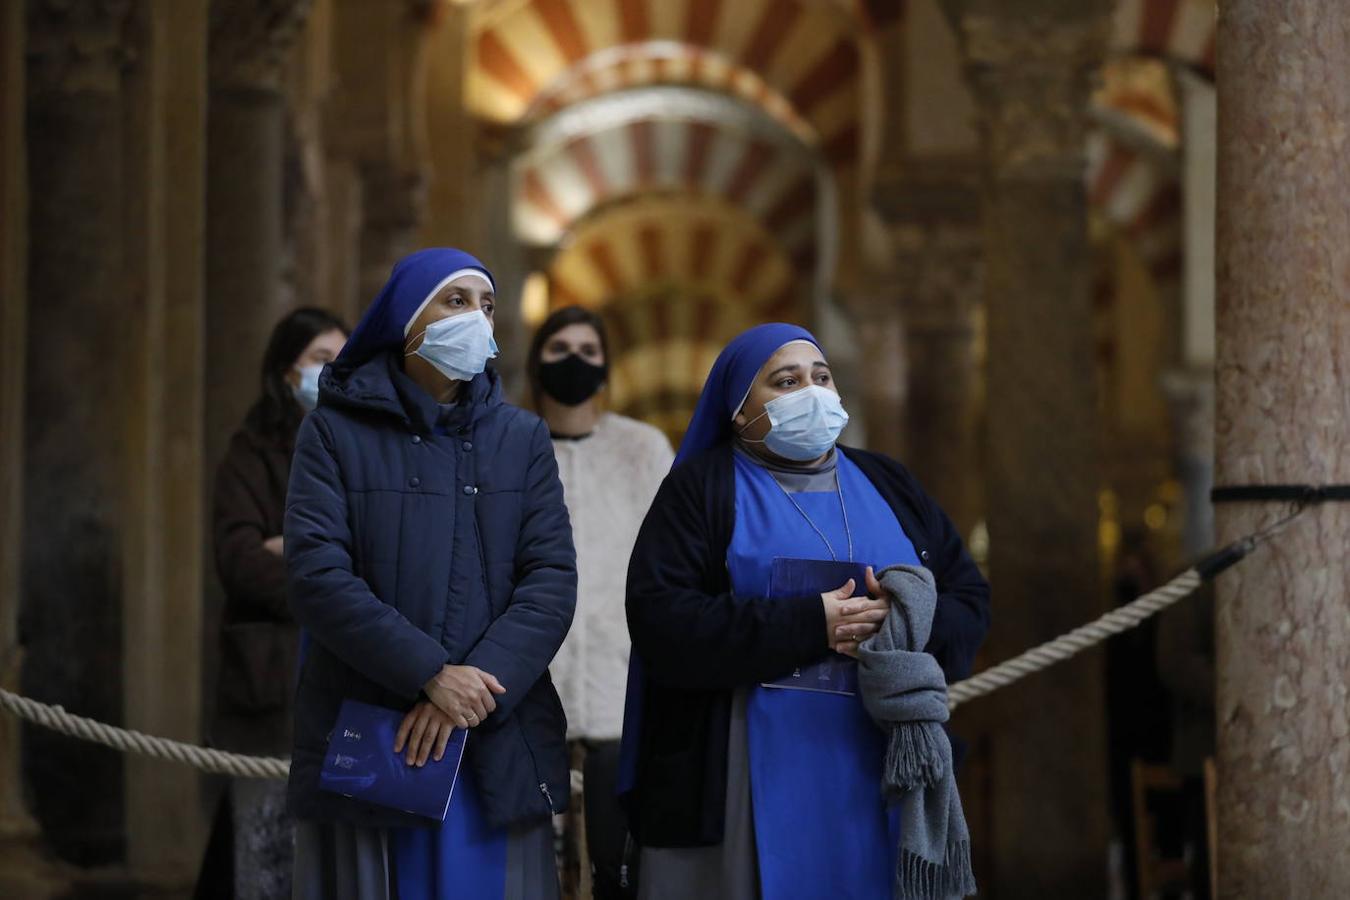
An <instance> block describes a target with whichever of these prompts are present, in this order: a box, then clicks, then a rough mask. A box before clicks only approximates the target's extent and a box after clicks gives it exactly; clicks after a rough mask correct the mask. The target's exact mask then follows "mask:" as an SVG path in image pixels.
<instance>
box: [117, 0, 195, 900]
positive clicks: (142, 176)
mask: <svg viewBox="0 0 1350 900" xmlns="http://www.w3.org/2000/svg"><path fill="white" fill-rule="evenodd" d="M208 5H209V4H208V0H138V2H137V3H136V8H135V15H134V16H133V18H132V27H131V31H130V36H129V41H128V43H129V44H130V46H131V47H132V48H133V49H134V61H133V63H132V65H131V66H130V67H129V69H128V73H127V76H126V78H125V81H124V85H125V104H126V106H125V108H126V119H125V122H126V142H125V147H126V183H125V196H126V219H125V222H126V228H125V232H124V233H125V235H126V237H125V242H126V272H127V280H128V286H129V288H130V304H129V309H128V315H127V327H126V329H125V341H124V343H123V346H122V347H120V348H119V359H120V360H121V362H120V366H121V367H122V369H123V371H124V372H125V373H126V378H127V383H126V390H125V395H124V400H125V404H126V410H125V414H124V416H123V425H122V435H121V443H122V446H123V447H124V451H125V462H124V468H123V473H124V476H123V492H124V504H125V507H124V511H123V523H124V524H123V531H122V546H123V566H122V581H123V585H124V587H125V596H126V598H127V599H126V603H125V610H124V616H123V630H122V634H123V643H124V646H125V647H126V648H127V652H126V654H125V657H124V659H123V663H122V665H123V672H124V676H123V698H124V709H125V721H126V724H127V726H128V727H131V728H136V729H138V730H141V731H145V732H149V733H151V734H159V735H164V736H167V737H172V738H177V739H178V740H186V741H193V742H195V741H197V740H198V738H199V736H200V733H201V728H200V704H201V696H200V688H199V686H200V677H199V671H200V663H201V660H200V644H199V637H200V633H201V602H200V597H201V590H202V583H203V564H202V563H203V547H204V544H205V540H204V537H205V535H204V530H205V529H204V524H205V515H204V510H203V503H202V491H201V485H202V481H203V473H204V470H205V461H204V460H203V441H202V429H203V400H204V392H205V379H204V375H205V372H206V366H205V362H204V358H205V346H204V345H205V328H204V324H205V312H206V309H205V296H204V295H205V285H204V245H203V236H204V232H205V201H206V185H205V176H206V99H207V97H206V92H207V73H206V39H207V25H208ZM124 771H125V777H126V786H127V789H126V833H127V838H126V847H127V863H128V866H129V868H130V869H131V871H132V872H133V873H134V874H135V876H136V877H137V878H140V879H143V880H145V881H153V882H154V883H157V884H163V885H178V886H187V885H190V884H191V883H192V881H193V878H194V877H195V875H196V867H197V863H198V860H199V858H200V856H199V854H200V848H201V845H202V843H203V839H204V829H203V822H202V819H201V815H200V810H199V805H198V792H199V786H200V783H201V781H200V778H199V776H198V775H197V773H195V772H193V771H192V770H191V769H188V768H185V767H182V766H174V765H165V764H164V763H162V762H156V761H151V760H145V759H142V758H140V757H137V756H127V757H125V769H124Z"/></svg>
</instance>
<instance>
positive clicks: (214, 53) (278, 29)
mask: <svg viewBox="0 0 1350 900" xmlns="http://www.w3.org/2000/svg"><path fill="white" fill-rule="evenodd" d="M313 6H314V0H212V3H211V43H210V70H211V84H212V86H213V87H246V88H256V89H260V90H279V89H280V86H281V72H282V68H283V66H284V64H285V62H286V54H287V52H288V51H289V50H290V49H291V46H292V45H293V44H294V43H295V40H296V38H297V37H298V36H299V35H300V32H301V31H302V30H303V29H304V27H305V21H306V19H307V18H308V17H309V13H310V10H311V9H312V8H313Z"/></svg>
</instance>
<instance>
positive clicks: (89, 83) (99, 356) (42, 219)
mask: <svg viewBox="0 0 1350 900" xmlns="http://www.w3.org/2000/svg"><path fill="white" fill-rule="evenodd" d="M130 6H131V4H130V2H114V0H106V2H90V3H76V4H72V3H66V2H56V0H29V2H28V4H27V28H28V69H27V78H28V86H27V101H28V112H27V121H26V128H27V154H28V173H29V191H28V196H29V211H28V234H29V235H30V240H29V253H28V297H29V304H28V311H27V312H28V315H27V318H28V321H27V329H26V333H27V347H28V352H27V362H26V367H25V368H26V385H25V400H26V403H25V414H24V438H23V439H24V450H23V454H24V461H25V465H24V470H23V491H24V494H23V511H24V518H23V537H22V544H21V546H22V551H21V552H22V556H23V575H22V577H23V601H22V603H23V606H22V611H21V614H20V617H21V621H20V628H21V632H22V634H23V640H24V644H25V651H26V652H25V657H24V661H23V674H22V677H21V687H22V689H23V690H24V692H25V693H27V694H30V695H31V696H34V697H37V698H40V699H42V700H44V701H47V702H51V703H60V704H62V705H64V706H65V707H66V708H67V709H71V710H74V711H78V712H80V713H82V714H84V715H88V716H92V717H94V718H96V719H100V720H103V721H110V722H120V721H121V720H122V665H121V659H122V612H123V590H122V581H121V578H122V572H121V545H120V533H121V528H122V525H123V522H122V519H121V514H120V513H121V509H120V501H121V489H120V476H121V474H122V473H121V461H122V454H121V448H120V437H121V428H122V419H121V411H122V409H123V404H122V398H123V396H124V393H125V389H126V382H125V378H124V372H123V370H122V368H121V367H120V366H119V365H118V360H119V358H120V345H121V342H122V341H123V340H124V339H125V338H126V337H127V333H126V314H127V310H128V295H127V290H126V284H125V279H124V272H123V262H124V259H123V237H124V234H123V230H124V221H123V218H122V216H123V189H122V188H123V153H122V147H123V124H122V114H123V110H122V99H123V97H122V75H123V71H124V67H125V64H126V62H127V47H126V45H125V43H124V39H125V38H124V29H125V27H126V24H127V16H128V13H129V10H130ZM23 750H24V752H23V760H24V777H25V781H26V782H27V788H28V796H29V798H30V801H31V803H32V809H33V813H34V815H35V816H36V817H37V819H38V821H39V822H40V823H41V825H42V828H43V831H44V833H45V835H46V837H47V840H48V842H49V843H50V845H51V846H52V847H53V849H54V850H55V851H56V852H57V854H58V855H59V856H61V857H62V858H64V859H67V860H70V861H74V862H78V863H82V864H86V865H88V864H101V863H109V862H113V861H115V860H118V859H119V858H120V857H121V855H122V852H123V839H124V828H123V810H124V797H123V780H122V758H121V756H120V755H119V754H117V753H114V752H113V751H111V750H101V749H98V748H96V747H93V746H91V745H88V744H84V743H77V742H73V741H71V740H69V739H68V738H64V737H59V736H57V735H55V734H53V733H52V732H48V731H44V730H42V729H39V728H25V730H24V748H23Z"/></svg>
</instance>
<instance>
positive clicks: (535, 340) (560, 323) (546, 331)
mask: <svg viewBox="0 0 1350 900" xmlns="http://www.w3.org/2000/svg"><path fill="white" fill-rule="evenodd" d="M571 325H589V326H591V327H592V328H594V329H595V333H596V334H598V335H599V336H600V351H601V352H602V353H604V354H605V363H606V364H610V362H611V360H610V358H609V333H608V332H607V331H606V330H605V320H604V319H602V318H600V314H599V313H597V312H595V311H593V310H589V309H586V307H584V306H564V307H562V308H561V309H557V310H554V311H553V313H552V314H551V315H550V316H549V317H548V318H547V319H545V320H544V322H543V324H542V325H540V326H539V328H538V329H537V330H536V331H535V333H534V337H532V338H531V339H530V355H529V356H527V357H526V358H525V375H526V377H527V378H529V380H530V395H531V396H532V397H533V398H534V405H535V408H536V409H537V408H538V407H539V395H540V394H541V393H543V387H542V386H541V385H540V383H539V366H540V365H541V364H542V363H541V362H540V359H539V357H540V356H541V355H542V354H543V352H544V344H546V343H548V339H549V338H551V337H553V336H554V335H555V334H557V333H558V332H560V331H562V330H563V329H564V328H567V327H568V326H571Z"/></svg>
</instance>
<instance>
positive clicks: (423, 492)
mask: <svg viewBox="0 0 1350 900" xmlns="http://www.w3.org/2000/svg"><path fill="white" fill-rule="evenodd" d="M494 291H495V287H494V284H493V279H492V275H491V274H490V273H489V272H488V270H487V269H486V268H485V267H484V266H483V265H482V263H480V262H478V261H477V260H476V259H474V258H473V257H472V256H469V255H468V254H467V253H463V252H461V251H458V250H451V249H443V248H435V249H428V250H422V251H419V252H417V253H414V254H412V255H410V256H408V257H406V258H404V259H402V260H400V261H399V262H398V263H397V264H396V265H395V266H394V269H393V272H392V273H391V275H390V277H389V280H388V282H387V283H386V284H385V286H384V288H383V289H382V290H381V292H380V294H379V296H378V297H377V298H376V299H375V302H374V303H373V304H372V306H371V307H370V309H369V310H368V311H367V312H366V314H365V316H364V317H363V318H362V320H361V322H360V324H359V325H358V326H357V327H356V329H355V331H353V332H352V335H351V337H350V339H349V341H348V343H347V345H346V347H345V348H344V350H343V352H342V354H341V355H340V356H339V357H338V359H337V360H336V361H335V362H334V363H332V364H331V365H330V366H329V367H328V368H327V369H325V370H324V373H323V375H322V377H321V378H320V382H319V404H318V408H317V409H316V410H315V411H314V412H313V413H312V414H311V415H310V416H309V417H307V418H306V419H305V422H304V425H303V426H302V427H301V429H300V432H299V435H298V437H297V440H296V449H295V458H294V462H293V463H292V470H291V480H290V490H289V494H288V497H287V506H286V518H285V553H286V563H287V570H288V576H289V594H290V603H291V608H292V610H293V612H294V614H295V618H296V620H297V621H298V622H299V624H300V625H301V627H302V628H303V629H304V639H303V649H302V662H301V665H300V673H299V684H298V688H297V694H296V702H295V738H294V749H293V753H292V762H291V772H290V784H289V799H290V806H291V811H292V812H293V814H294V815H295V817H296V818H297V820H298V824H297V827H296V848H295V874H294V880H293V884H294V888H293V896H295V897H297V898H339V900H347V898H351V900H377V898H378V900H392V898H399V900H415V898H438V900H439V898H450V897H453V898H455V900H478V898H494V900H500V898H510V900H536V898H548V897H556V896H558V881H557V873H556V869H555V866H554V857H553V847H552V832H551V820H552V817H553V815H554V814H555V813H557V812H561V811H562V810H563V809H564V808H565V805H566V803H567V797H568V765H567V763H568V760H567V747H566V723H565V719H564V716H563V710H562V706H561V704H560V702H559V700H558V695H557V692H556V691H555V690H554V689H553V685H552V683H551V681H550V680H549V676H548V665H549V663H550V661H551V660H552V659H553V656H554V654H555V653H556V652H557V650H558V647H559V646H560V645H561V644H562V641H563V638H564V637H565V636H566V634H567V630H568V627H569V626H570V624H571V621H572V614H573V610H574V608H575V605H576V564H575V553H574V551H573V546H572V534H571V527H570V525H569V522H568V516H567V510H566V507H565V506H564V504H563V493H562V486H561V484H560V483H559V480H558V471H557V466H556V464H555V462H554V458H553V448H552V445H551V443H550V440H549V432H548V428H547V426H546V425H545V424H544V423H543V422H542V421H541V420H540V419H539V418H538V417H536V416H535V415H533V414H532V413H529V412H525V411H524V410H521V409H518V408H516V407H513V406H510V405H509V404H507V403H505V402H504V401H503V399H502V389H501V384H500V380H499V378H498V376H497V374H496V373H495V372H494V371H492V370H491V369H489V368H488V367H487V363H488V360H489V359H491V358H492V357H493V356H495V355H496V354H497V346H496V342H495V340H494V338H493V326H492V323H493V308H494V303H495V300H494ZM465 731H467V736H465V734H464V733H465ZM459 750H462V757H461V755H460V753H459V752H456V751H459ZM447 751H450V752H447ZM395 754H397V757H395ZM395 763H396V764H397V765H395ZM447 797H448V801H447V799H446V798H447Z"/></svg>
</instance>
